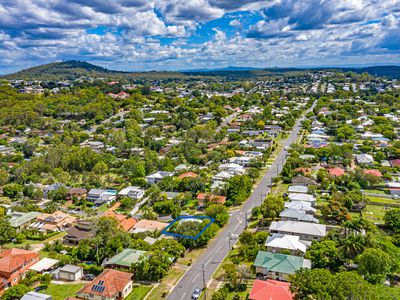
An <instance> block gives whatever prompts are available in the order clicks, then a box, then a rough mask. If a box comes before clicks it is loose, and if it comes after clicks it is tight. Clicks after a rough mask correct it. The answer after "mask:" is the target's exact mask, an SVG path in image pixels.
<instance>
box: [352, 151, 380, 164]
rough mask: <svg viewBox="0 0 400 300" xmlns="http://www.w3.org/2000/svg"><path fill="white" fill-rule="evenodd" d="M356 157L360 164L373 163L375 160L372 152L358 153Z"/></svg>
mask: <svg viewBox="0 0 400 300" xmlns="http://www.w3.org/2000/svg"><path fill="white" fill-rule="evenodd" d="M355 158H356V161H357V164H359V165H372V164H373V163H374V162H375V161H374V158H373V157H372V155H371V154H365V153H363V154H357V155H355Z"/></svg>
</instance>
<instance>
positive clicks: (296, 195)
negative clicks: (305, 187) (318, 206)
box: [288, 193, 317, 204]
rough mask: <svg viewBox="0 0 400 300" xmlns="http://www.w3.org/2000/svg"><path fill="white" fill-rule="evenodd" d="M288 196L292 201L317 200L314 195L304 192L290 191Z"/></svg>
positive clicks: (311, 201) (312, 201)
mask: <svg viewBox="0 0 400 300" xmlns="http://www.w3.org/2000/svg"><path fill="white" fill-rule="evenodd" d="M288 198H289V200H290V201H304V202H310V203H311V204H313V203H314V202H315V201H317V199H315V197H314V196H313V195H310V194H302V193H289V195H288Z"/></svg>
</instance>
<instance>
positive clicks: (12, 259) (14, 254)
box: [0, 248, 39, 274]
mask: <svg viewBox="0 0 400 300" xmlns="http://www.w3.org/2000/svg"><path fill="white" fill-rule="evenodd" d="M34 258H39V253H37V252H33V251H28V250H24V249H17V248H12V249H8V250H5V251H4V252H2V253H0V273H1V274H4V273H6V274H7V273H12V272H13V271H14V270H16V269H17V268H19V267H21V266H22V265H23V264H24V263H26V262H28V261H31V260H32V259H34Z"/></svg>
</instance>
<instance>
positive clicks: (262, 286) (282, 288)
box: [249, 279, 293, 300]
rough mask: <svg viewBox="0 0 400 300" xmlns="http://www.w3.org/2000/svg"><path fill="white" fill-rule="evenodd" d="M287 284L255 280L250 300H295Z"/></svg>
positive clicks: (269, 280)
mask: <svg viewBox="0 0 400 300" xmlns="http://www.w3.org/2000/svg"><path fill="white" fill-rule="evenodd" d="M289 287H290V285H289V283H287V282H282V281H277V280H272V279H268V280H267V281H263V280H255V281H254V285H253V288H252V289H251V292H250V296H249V299H250V300H293V294H292V293H291V292H290V288H289Z"/></svg>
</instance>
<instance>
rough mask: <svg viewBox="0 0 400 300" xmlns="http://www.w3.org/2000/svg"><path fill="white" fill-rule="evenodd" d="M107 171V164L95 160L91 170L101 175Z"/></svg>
mask: <svg viewBox="0 0 400 300" xmlns="http://www.w3.org/2000/svg"><path fill="white" fill-rule="evenodd" d="M107 171H108V166H107V164H106V163H105V162H104V161H99V162H97V164H95V166H94V167H93V172H95V173H96V174H100V175H103V174H105V173H107Z"/></svg>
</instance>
